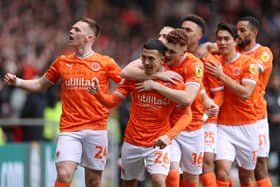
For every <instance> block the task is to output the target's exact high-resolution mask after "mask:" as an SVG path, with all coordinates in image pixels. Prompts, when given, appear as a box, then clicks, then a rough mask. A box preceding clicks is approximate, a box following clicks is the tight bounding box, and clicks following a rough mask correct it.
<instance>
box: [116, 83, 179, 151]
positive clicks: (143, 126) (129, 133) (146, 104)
mask: <svg viewBox="0 0 280 187" xmlns="http://www.w3.org/2000/svg"><path fill="white" fill-rule="evenodd" d="M155 81H157V82H159V83H161V84H163V85H165V86H168V87H170V88H173V89H180V90H183V89H184V84H183V83H178V84H177V85H175V84H172V83H170V82H163V81H160V80H155ZM135 83H136V81H133V80H125V81H124V83H123V84H121V85H120V86H119V87H118V88H117V89H116V90H115V91H114V93H113V94H112V96H114V94H115V95H117V96H118V97H122V98H125V97H126V96H128V95H129V94H130V93H132V104H131V109H130V118H129V121H128V124H127V127H126V130H125V137H124V141H126V142H128V143H130V144H133V145H137V146H144V147H151V146H153V145H154V142H153V141H154V140H155V139H156V138H158V137H159V136H162V135H164V134H168V136H170V137H171V138H173V136H175V135H177V134H178V133H179V132H173V131H172V130H171V125H170V119H169V118H170V114H171V112H172V111H173V109H174V107H175V103H174V102H173V101H171V100H170V99H168V98H166V97H164V96H162V95H160V94H159V93H158V92H156V91H145V92H139V91H138V90H136V89H135Z"/></svg>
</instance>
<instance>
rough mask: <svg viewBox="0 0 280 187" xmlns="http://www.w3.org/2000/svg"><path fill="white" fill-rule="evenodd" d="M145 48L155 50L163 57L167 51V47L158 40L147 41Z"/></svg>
mask: <svg viewBox="0 0 280 187" xmlns="http://www.w3.org/2000/svg"><path fill="white" fill-rule="evenodd" d="M143 48H145V49H151V50H153V49H155V50H157V51H158V52H159V53H160V54H161V55H164V54H165V50H166V47H165V46H164V44H163V43H162V42H161V41H160V40H157V39H151V40H148V41H146V42H145V44H144V47H143Z"/></svg>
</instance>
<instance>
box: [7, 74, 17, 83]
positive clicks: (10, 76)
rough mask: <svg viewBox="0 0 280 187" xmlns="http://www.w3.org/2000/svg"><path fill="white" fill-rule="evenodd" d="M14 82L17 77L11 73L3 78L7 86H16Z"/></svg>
mask: <svg viewBox="0 0 280 187" xmlns="http://www.w3.org/2000/svg"><path fill="white" fill-rule="evenodd" d="M16 81H17V76H16V75H14V74H12V73H7V74H6V75H5V76H4V82H5V84H7V85H16Z"/></svg>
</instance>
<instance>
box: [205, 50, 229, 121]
mask: <svg viewBox="0 0 280 187" xmlns="http://www.w3.org/2000/svg"><path fill="white" fill-rule="evenodd" d="M202 62H203V63H204V64H205V63H208V62H210V63H214V64H217V65H221V62H220V61H219V60H217V59H216V58H215V57H214V56H213V55H211V54H210V53H208V54H207V56H206V57H205V59H204V60H202ZM203 86H204V88H205V90H206V93H207V95H208V96H209V97H210V98H212V99H213V100H214V102H215V103H216V104H217V105H218V106H219V107H221V106H222V104H223V102H224V83H223V82H222V81H220V80H218V79H217V78H216V77H214V76H213V75H211V74H210V73H207V72H206V71H205V72H204V76H203ZM217 118H218V116H212V117H209V118H208V119H207V120H206V121H205V122H204V124H207V123H214V124H216V123H217Z"/></svg>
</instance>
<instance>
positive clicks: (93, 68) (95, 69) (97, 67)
mask: <svg viewBox="0 0 280 187" xmlns="http://www.w3.org/2000/svg"><path fill="white" fill-rule="evenodd" d="M91 68H92V70H93V71H99V70H100V65H99V64H98V63H96V62H94V63H92V65H91Z"/></svg>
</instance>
